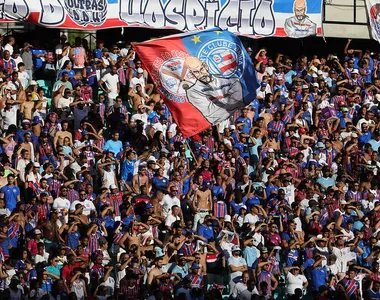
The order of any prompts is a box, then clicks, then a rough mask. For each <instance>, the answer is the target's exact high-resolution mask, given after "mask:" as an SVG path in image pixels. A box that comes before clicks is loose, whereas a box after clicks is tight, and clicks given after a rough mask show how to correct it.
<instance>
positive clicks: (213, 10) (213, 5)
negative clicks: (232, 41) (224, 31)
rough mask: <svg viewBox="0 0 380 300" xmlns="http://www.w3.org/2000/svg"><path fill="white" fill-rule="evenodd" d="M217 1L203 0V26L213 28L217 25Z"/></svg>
mask: <svg viewBox="0 0 380 300" xmlns="http://www.w3.org/2000/svg"><path fill="white" fill-rule="evenodd" d="M219 8H220V6H219V2H218V1H206V2H205V12H206V16H207V17H206V24H205V28H213V27H217V26H218V22H217V20H218V18H217V11H218V10H219Z"/></svg>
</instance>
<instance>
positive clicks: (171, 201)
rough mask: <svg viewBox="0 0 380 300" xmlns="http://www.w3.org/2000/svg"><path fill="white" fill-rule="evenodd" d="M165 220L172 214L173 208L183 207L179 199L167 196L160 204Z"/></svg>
mask: <svg viewBox="0 0 380 300" xmlns="http://www.w3.org/2000/svg"><path fill="white" fill-rule="evenodd" d="M160 205H161V206H162V210H163V213H164V216H165V218H167V217H168V216H169V215H170V214H171V213H172V206H173V205H177V206H179V207H181V202H180V201H179V199H178V198H177V197H171V196H170V195H165V196H164V198H163V199H162V201H161V202H160Z"/></svg>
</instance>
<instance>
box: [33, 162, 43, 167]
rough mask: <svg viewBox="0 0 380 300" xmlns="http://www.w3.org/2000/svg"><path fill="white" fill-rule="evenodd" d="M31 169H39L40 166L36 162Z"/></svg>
mask: <svg viewBox="0 0 380 300" xmlns="http://www.w3.org/2000/svg"><path fill="white" fill-rule="evenodd" d="M33 167H35V168H39V167H41V165H40V164H39V163H38V162H35V163H34V164H33Z"/></svg>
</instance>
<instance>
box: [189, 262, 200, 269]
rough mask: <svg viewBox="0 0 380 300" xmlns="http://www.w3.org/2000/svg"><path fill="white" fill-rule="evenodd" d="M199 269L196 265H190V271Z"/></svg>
mask: <svg viewBox="0 0 380 300" xmlns="http://www.w3.org/2000/svg"><path fill="white" fill-rule="evenodd" d="M200 268H201V267H200V266H199V265H198V264H197V263H193V264H192V265H191V268H190V269H192V270H195V269H200Z"/></svg>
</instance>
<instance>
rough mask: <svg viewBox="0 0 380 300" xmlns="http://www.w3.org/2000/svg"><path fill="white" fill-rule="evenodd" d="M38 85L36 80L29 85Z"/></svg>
mask: <svg viewBox="0 0 380 300" xmlns="http://www.w3.org/2000/svg"><path fill="white" fill-rule="evenodd" d="M37 84H38V83H37V81H35V80H32V81H31V82H30V83H29V85H37Z"/></svg>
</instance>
